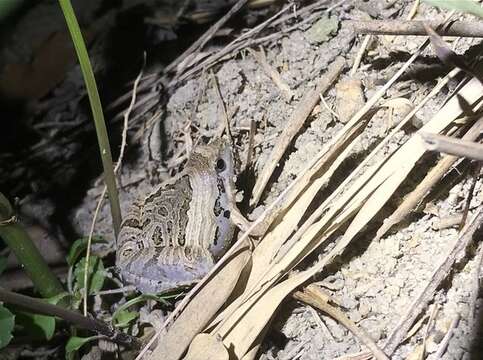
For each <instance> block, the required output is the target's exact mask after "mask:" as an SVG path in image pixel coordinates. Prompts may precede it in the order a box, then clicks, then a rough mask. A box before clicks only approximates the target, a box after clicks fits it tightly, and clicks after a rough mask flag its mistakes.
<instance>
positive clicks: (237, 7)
mask: <svg viewBox="0 0 483 360" xmlns="http://www.w3.org/2000/svg"><path fill="white" fill-rule="evenodd" d="M247 1H248V0H238V1H237V2H236V3H235V5H233V7H232V8H231V9H230V10H229V11H228V12H227V13H226V14H225V15H223V17H222V18H221V19H220V20H218V21H217V22H216V23H214V24H213V25H212V26H211V27H210V28H209V29H208V30H207V31H206V32H205V33H204V34H203V35H202V36H201V37H200V38H199V39H198V40H196V41H195V42H194V43H193V44H192V45H191V46H190V47H189V48H188V49H186V50H185V51H184V52H183V53H182V54H181V55H180V56H178V57H177V58H176V59H175V60H174V61H173V62H171V63H170V64H169V65H168V66H166V68H165V69H164V71H163V72H164V73H168V72H170V71H171V70H173V69H174V68H175V67H176V66H178V65H179V64H180V63H181V62H183V61H184V60H185V59H186V58H187V57H188V56H190V55H191V54H193V53H195V52H196V51H199V50H201V49H202V48H203V46H205V45H206V43H207V42H208V41H210V39H211V38H212V37H213V35H215V33H216V32H217V31H218V30H219V29H220V28H221V27H222V26H223V25H224V24H225V23H226V22H227V21H228V20H229V19H230V18H231V17H232V16H233V15H234V14H236V13H237V12H238V11H239V10H240V9H241V8H242V7H243V5H245V4H246V2H247Z"/></svg>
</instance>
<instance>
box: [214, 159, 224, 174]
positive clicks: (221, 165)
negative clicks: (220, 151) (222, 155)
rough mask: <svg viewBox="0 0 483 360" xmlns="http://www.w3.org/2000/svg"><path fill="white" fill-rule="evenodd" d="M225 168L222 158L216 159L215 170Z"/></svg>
mask: <svg viewBox="0 0 483 360" xmlns="http://www.w3.org/2000/svg"><path fill="white" fill-rule="evenodd" d="M225 168H226V164H225V161H224V160H223V159H218V160H217V161H216V171H223V170H225Z"/></svg>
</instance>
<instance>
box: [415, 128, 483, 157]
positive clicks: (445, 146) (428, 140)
mask: <svg viewBox="0 0 483 360" xmlns="http://www.w3.org/2000/svg"><path fill="white" fill-rule="evenodd" d="M420 135H421V138H422V139H423V141H424V145H425V146H426V148H427V149H428V150H431V151H439V152H442V153H445V154H450V155H456V156H463V157H466V158H470V159H473V160H479V161H483V145H482V144H478V143H475V142H472V141H466V140H460V139H455V138H453V137H450V136H444V135H438V134H430V133H425V132H421V133H420Z"/></svg>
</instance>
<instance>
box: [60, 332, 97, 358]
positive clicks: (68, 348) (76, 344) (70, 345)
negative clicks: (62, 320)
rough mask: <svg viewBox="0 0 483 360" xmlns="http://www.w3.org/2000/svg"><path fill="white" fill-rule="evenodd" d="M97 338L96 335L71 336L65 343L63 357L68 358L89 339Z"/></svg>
mask: <svg viewBox="0 0 483 360" xmlns="http://www.w3.org/2000/svg"><path fill="white" fill-rule="evenodd" d="M95 339H97V336H91V337H86V338H83V337H79V336H72V337H71V338H70V339H69V341H67V344H66V345H65V357H66V358H67V359H70V358H71V357H72V355H73V354H74V353H75V352H76V351H77V350H79V349H80V348H81V347H82V346H83V345H84V344H86V343H88V342H89V341H92V340H95Z"/></svg>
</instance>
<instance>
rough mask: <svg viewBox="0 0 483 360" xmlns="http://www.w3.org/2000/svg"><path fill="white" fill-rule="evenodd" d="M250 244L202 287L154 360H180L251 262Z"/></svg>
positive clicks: (157, 350)
mask: <svg viewBox="0 0 483 360" xmlns="http://www.w3.org/2000/svg"><path fill="white" fill-rule="evenodd" d="M250 256H251V251H250V250H249V245H246V246H244V247H242V248H241V249H240V250H239V251H238V252H237V253H236V254H234V255H233V257H232V258H231V260H230V261H228V262H227V263H226V265H225V266H224V267H223V268H221V269H220V270H219V272H218V273H217V274H215V275H214V276H213V278H212V280H211V281H209V282H208V283H206V284H205V286H203V287H201V288H200V290H199V292H198V293H197V296H196V297H195V298H194V299H193V300H192V301H191V302H190V303H189V304H188V305H187V306H186V308H185V309H184V311H183V312H182V313H181V314H180V315H179V317H178V318H177V319H176V321H175V322H174V324H173V325H172V326H171V327H170V328H169V330H168V333H167V334H166V335H164V336H162V338H161V341H160V342H159V344H158V346H157V347H156V349H155V350H154V351H153V353H152V355H151V357H150V358H151V359H153V360H154V359H163V360H178V359H180V358H181V357H182V356H183V354H184V352H185V351H186V349H187V348H188V346H189V345H190V342H191V340H192V339H193V338H194V337H195V336H196V335H197V334H198V333H200V332H201V331H202V330H203V329H204V328H205V327H206V325H207V324H208V321H210V320H211V319H212V317H213V316H214V315H215V314H216V312H217V311H218V310H219V309H220V308H221V307H222V306H223V304H224V303H225V302H226V299H227V298H228V297H229V296H230V294H231V293H232V291H233V289H234V288H235V285H236V284H237V282H238V279H239V276H240V273H241V272H242V270H243V269H244V267H245V266H246V265H247V263H248V262H249V260H250Z"/></svg>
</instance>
